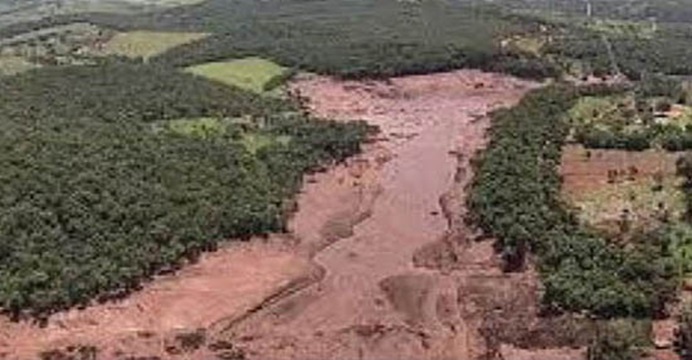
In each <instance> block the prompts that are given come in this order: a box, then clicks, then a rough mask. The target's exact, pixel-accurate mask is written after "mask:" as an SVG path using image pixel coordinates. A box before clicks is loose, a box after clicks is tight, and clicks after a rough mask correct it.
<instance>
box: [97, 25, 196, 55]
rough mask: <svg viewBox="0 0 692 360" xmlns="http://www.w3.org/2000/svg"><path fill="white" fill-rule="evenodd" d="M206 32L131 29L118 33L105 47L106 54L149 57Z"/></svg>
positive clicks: (194, 39) (194, 38) (190, 40)
mask: <svg viewBox="0 0 692 360" xmlns="http://www.w3.org/2000/svg"><path fill="white" fill-rule="evenodd" d="M206 36H207V34H204V33H186V32H156V31H131V32H126V33H119V34H116V35H115V36H114V37H113V38H112V39H110V40H109V41H108V42H107V43H106V44H105V47H104V49H103V52H104V53H105V54H106V55H120V56H126V57H130V58H143V59H149V58H151V57H152V56H156V55H159V54H161V53H163V52H165V51H167V50H169V49H172V48H174V47H176V46H179V45H182V44H186V43H189V42H193V41H196V40H200V39H203V38H205V37H206Z"/></svg>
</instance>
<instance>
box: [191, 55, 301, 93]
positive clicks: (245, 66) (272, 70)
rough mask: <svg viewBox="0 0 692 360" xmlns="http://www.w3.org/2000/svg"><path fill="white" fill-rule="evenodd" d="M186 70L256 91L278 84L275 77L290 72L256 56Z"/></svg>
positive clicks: (280, 76)
mask: <svg viewBox="0 0 692 360" xmlns="http://www.w3.org/2000/svg"><path fill="white" fill-rule="evenodd" d="M186 71H187V72H189V73H192V74H195V75H199V76H203V77H205V78H208V79H210V80H213V81H218V82H221V83H223V84H227V85H231V86H237V87H239V88H241V89H245V90H250V91H254V92H256V93H262V92H265V91H268V90H271V88H270V86H268V85H272V84H274V85H280V84H276V80H275V79H281V78H285V77H286V76H287V75H288V74H289V73H290V70H289V69H286V68H284V67H282V66H279V65H277V64H275V63H273V62H271V61H269V60H265V59H261V58H257V57H250V58H245V59H238V60H230V61H224V62H212V63H207V64H201V65H195V66H192V67H188V68H187V69H186Z"/></svg>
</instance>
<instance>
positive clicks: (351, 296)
mask: <svg viewBox="0 0 692 360" xmlns="http://www.w3.org/2000/svg"><path fill="white" fill-rule="evenodd" d="M480 84H482V86H481V85H480ZM535 86H536V84H533V83H528V82H524V81H520V80H517V79H513V78H509V77H506V76H500V75H494V74H487V73H482V72H478V71H457V72H451V73H445V74H435V75H425V76H410V77H403V78H395V79H391V80H389V81H382V82H380V81H378V82H355V81H337V80H333V79H329V78H324V77H308V78H304V79H299V80H298V81H297V82H296V83H294V84H293V85H292V87H293V90H294V91H297V92H299V93H300V94H301V95H302V96H305V97H307V98H308V99H309V107H310V110H311V111H312V112H314V113H315V114H317V115H320V116H325V117H330V118H336V119H344V120H351V119H363V120H366V121H368V122H369V123H371V124H374V125H378V126H380V128H381V134H380V136H379V137H378V138H377V139H376V140H377V141H374V142H373V143H372V144H369V145H368V146H367V148H366V151H365V152H364V153H363V154H362V155H360V156H357V157H355V158H353V159H350V160H349V161H348V162H347V163H346V164H342V165H339V166H336V167H333V168H332V169H330V170H328V171H327V172H324V173H318V174H314V175H310V176H308V177H307V178H306V184H305V186H304V188H303V191H302V193H301V194H300V195H299V196H298V199H297V200H298V201H297V203H298V211H297V212H296V213H295V214H294V216H293V218H292V219H291V221H290V224H289V230H290V233H289V234H288V235H277V236H272V237H271V238H270V239H268V240H261V239H257V240H253V241H252V242H250V243H247V244H240V245H230V246H228V247H227V248H224V249H222V250H220V251H218V252H216V253H213V254H207V255H205V256H203V257H202V259H201V260H200V261H199V263H197V264H195V265H192V266H189V267H187V268H185V269H184V270H182V271H181V272H180V273H179V274H177V275H174V276H166V277H162V278H161V279H158V280H156V281H154V282H152V283H150V284H148V285H147V286H145V289H144V290H143V291H141V292H139V293H137V294H134V295H133V296H131V297H129V298H127V299H126V300H124V301H122V302H119V303H108V304H102V305H95V306H92V307H89V308H87V309H86V310H81V311H80V310H74V311H70V312H66V313H61V314H57V315H55V316H53V317H51V318H50V319H49V321H48V325H47V327H45V328H39V327H37V326H35V325H30V324H26V323H10V322H8V321H3V324H2V330H0V353H3V352H4V353H5V354H7V358H11V359H15V358H16V359H24V358H27V357H28V354H32V353H36V352H37V351H42V350H46V349H51V348H63V349H64V348H66V347H67V346H68V345H70V344H72V345H74V344H84V345H93V346H96V347H97V348H98V349H99V358H103V359H111V358H125V357H126V356H129V355H137V356H154V355H155V356H159V357H161V358H186V359H187V358H189V359H197V358H213V357H211V356H212V355H215V356H219V355H221V354H225V355H226V356H229V357H230V356H231V355H233V354H236V355H237V354H240V353H241V352H242V353H243V354H244V356H245V357H246V358H248V359H262V360H272V359H301V360H303V359H305V360H307V359H416V360H417V359H475V358H480V357H482V356H486V355H488V354H490V355H493V354H494V356H500V355H501V354H502V355H504V356H505V357H504V358H505V359H530V358H532V357H526V356H525V352H522V351H521V350H516V349H515V350H512V351H509V350H507V349H506V347H505V348H503V347H502V342H503V341H505V338H506V336H500V333H501V331H494V330H492V329H493V326H497V325H498V324H500V323H501V321H500V320H501V319H500V318H504V319H509V320H512V319H515V317H512V316H510V315H509V314H513V313H521V314H526V317H525V318H521V319H520V321H522V322H525V323H523V324H519V325H520V327H523V328H527V327H530V326H533V325H532V324H530V322H531V321H533V320H531V319H535V318H536V313H537V307H536V302H535V299H536V298H537V296H538V295H537V293H538V286H537V280H536V274H535V272H533V271H531V270H530V269H529V271H527V272H524V273H520V274H503V273H502V271H501V270H500V268H499V267H498V266H497V259H496V255H495V253H494V251H493V249H492V246H491V243H490V242H483V243H475V242H473V241H471V239H472V238H473V234H472V233H470V231H469V230H468V229H466V228H465V226H464V225H463V222H462V221H461V218H462V217H463V216H464V208H463V203H464V187H465V185H466V184H467V183H468V181H469V180H470V178H471V176H472V173H471V171H470V167H469V159H470V158H471V157H472V156H473V155H474V154H475V152H476V151H477V150H479V149H481V148H482V147H483V146H484V145H485V136H484V134H485V131H486V128H487V127H488V125H489V121H488V119H487V117H485V114H486V113H487V112H488V111H491V110H493V109H496V108H498V107H501V106H510V105H512V104H513V103H515V102H517V101H518V100H519V99H520V98H521V96H523V94H524V93H525V92H526V91H528V90H529V89H531V88H532V87H535ZM493 311H494V313H495V314H496V315H497V316H496V318H497V319H494V318H492V317H491V316H489V314H490V313H493ZM197 329H201V330H199V331H197ZM198 334H201V335H200V338H201V339H202V340H201V344H197V345H198V346H197V345H196V346H191V347H190V346H186V344H187V345H189V341H188V342H187V343H186V342H185V341H183V340H181V339H184V338H186V339H188V340H189V339H195V338H196V337H195V336H196V335H198ZM558 345H559V344H558ZM558 345H556V344H553V343H550V342H548V343H547V344H546V345H545V346H544V347H559V346H558ZM197 348H199V349H197ZM547 351H548V352H547V353H546V354H553V353H551V352H550V351H554V353H555V354H557V353H559V354H560V356H558V357H554V358H555V359H568V358H569V359H577V358H580V356H581V355H580V353H579V351H576V350H575V351H572V352H571V353H570V354H571V355H570V356H571V357H569V356H567V357H565V356H563V355H564V354H565V353H567V352H568V351H567V350H547ZM229 354H230V355H229ZM513 354H519V355H513ZM533 358H535V357H533ZM543 358H553V357H552V355H549V356H548V357H543Z"/></svg>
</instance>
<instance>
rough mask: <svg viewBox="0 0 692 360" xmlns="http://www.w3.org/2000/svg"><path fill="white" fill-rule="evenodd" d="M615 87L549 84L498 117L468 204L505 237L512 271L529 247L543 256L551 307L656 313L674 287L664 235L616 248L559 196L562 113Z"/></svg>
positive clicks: (502, 243) (565, 128) (564, 131)
mask: <svg viewBox="0 0 692 360" xmlns="http://www.w3.org/2000/svg"><path fill="white" fill-rule="evenodd" d="M611 91H612V90H611V89H608V88H581V89H576V88H573V87H570V86H551V87H547V88H544V89H541V90H537V91H535V92H533V93H531V94H529V95H528V96H526V97H525V98H524V99H523V100H522V101H521V103H520V104H519V105H518V106H516V107H515V108H512V109H511V110H507V111H500V112H498V113H496V114H495V115H494V117H493V126H492V128H491V129H490V136H491V140H490V144H489V146H488V149H487V150H486V151H485V152H484V153H483V154H482V155H481V156H480V157H479V158H477V159H476V171H477V173H476V177H475V179H474V182H473V184H472V187H471V193H470V196H469V199H468V205H469V206H470V208H471V209H472V211H473V213H474V219H473V220H474V222H475V223H476V224H478V225H479V226H480V227H481V228H483V230H485V231H486V232H487V233H488V234H490V235H492V236H493V237H496V238H497V239H498V240H497V241H498V247H499V248H500V249H501V252H502V254H503V257H504V259H505V263H506V266H507V268H508V269H509V270H512V269H518V268H521V267H522V266H523V264H524V261H525V259H526V257H527V256H528V255H529V253H534V254H535V255H536V256H537V261H538V266H539V269H540V272H541V274H542V278H543V286H544V287H545V289H544V294H543V301H544V303H545V305H546V307H547V308H548V309H552V310H556V311H574V312H582V311H586V312H588V313H591V314H594V315H598V316H601V317H606V318H610V317H618V316H637V317H649V316H657V315H660V314H661V312H662V311H663V307H664V304H665V303H666V301H668V300H670V299H671V298H672V296H673V294H674V291H675V286H676V282H675V276H676V273H675V271H674V270H675V265H674V260H673V255H672V251H671V247H670V244H669V243H668V241H667V240H666V239H667V238H666V237H664V236H660V235H661V234H658V233H651V234H642V235H641V236H640V238H639V239H636V240H635V241H633V242H632V246H630V247H627V248H624V247H619V246H617V245H614V244H611V243H609V242H608V241H607V240H606V239H605V238H603V237H602V236H601V235H599V234H597V233H595V232H590V231H589V230H588V229H586V228H583V227H582V226H581V225H580V224H579V223H578V221H577V220H576V218H575V217H574V215H573V214H572V213H570V211H569V210H568V208H567V206H566V205H565V204H563V203H562V200H561V198H560V195H559V194H560V187H561V179H560V176H559V174H558V171H557V167H558V165H559V162H560V156H561V151H562V145H563V143H564V141H565V139H566V137H567V135H568V132H569V124H568V122H567V121H566V120H565V116H564V115H565V112H566V111H567V110H568V109H570V108H571V107H572V105H573V104H574V103H575V101H576V100H577V98H578V97H579V96H583V95H594V94H601V95H603V94H608V93H610V92H611ZM618 91H619V90H618Z"/></svg>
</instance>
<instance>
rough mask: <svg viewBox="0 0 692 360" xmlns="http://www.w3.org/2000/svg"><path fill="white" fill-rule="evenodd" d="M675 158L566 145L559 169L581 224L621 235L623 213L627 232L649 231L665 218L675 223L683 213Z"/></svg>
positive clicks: (667, 154)
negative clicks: (627, 228) (626, 223)
mask: <svg viewBox="0 0 692 360" xmlns="http://www.w3.org/2000/svg"><path fill="white" fill-rule="evenodd" d="M589 154H590V155H589ZM676 159H677V155H675V154H672V153H666V152H664V151H644V152H628V151H620V150H591V151H587V150H585V149H584V148H583V147H581V146H567V147H565V150H564V152H563V156H562V166H561V174H562V176H563V177H564V186H563V196H564V198H565V199H566V200H567V201H568V202H569V203H571V204H572V205H574V206H575V207H576V209H577V212H578V214H579V218H580V220H581V221H582V222H583V223H585V224H587V225H589V226H593V227H595V228H597V229H600V230H604V231H606V232H608V233H617V232H619V231H620V229H619V225H620V223H621V221H622V219H623V213H624V212H627V213H628V215H627V218H628V219H629V221H630V224H631V227H630V230H629V231H632V230H642V229H650V228H652V226H655V225H658V224H660V223H661V219H663V218H664V217H665V216H667V217H668V219H669V220H670V221H675V220H677V219H679V218H680V216H681V215H682V214H683V212H684V210H685V204H684V198H683V193H682V191H681V190H680V179H679V178H678V177H677V176H676V174H675V160H676ZM615 172H617V174H615ZM609 173H610V174H609ZM629 231H628V232H629Z"/></svg>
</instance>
